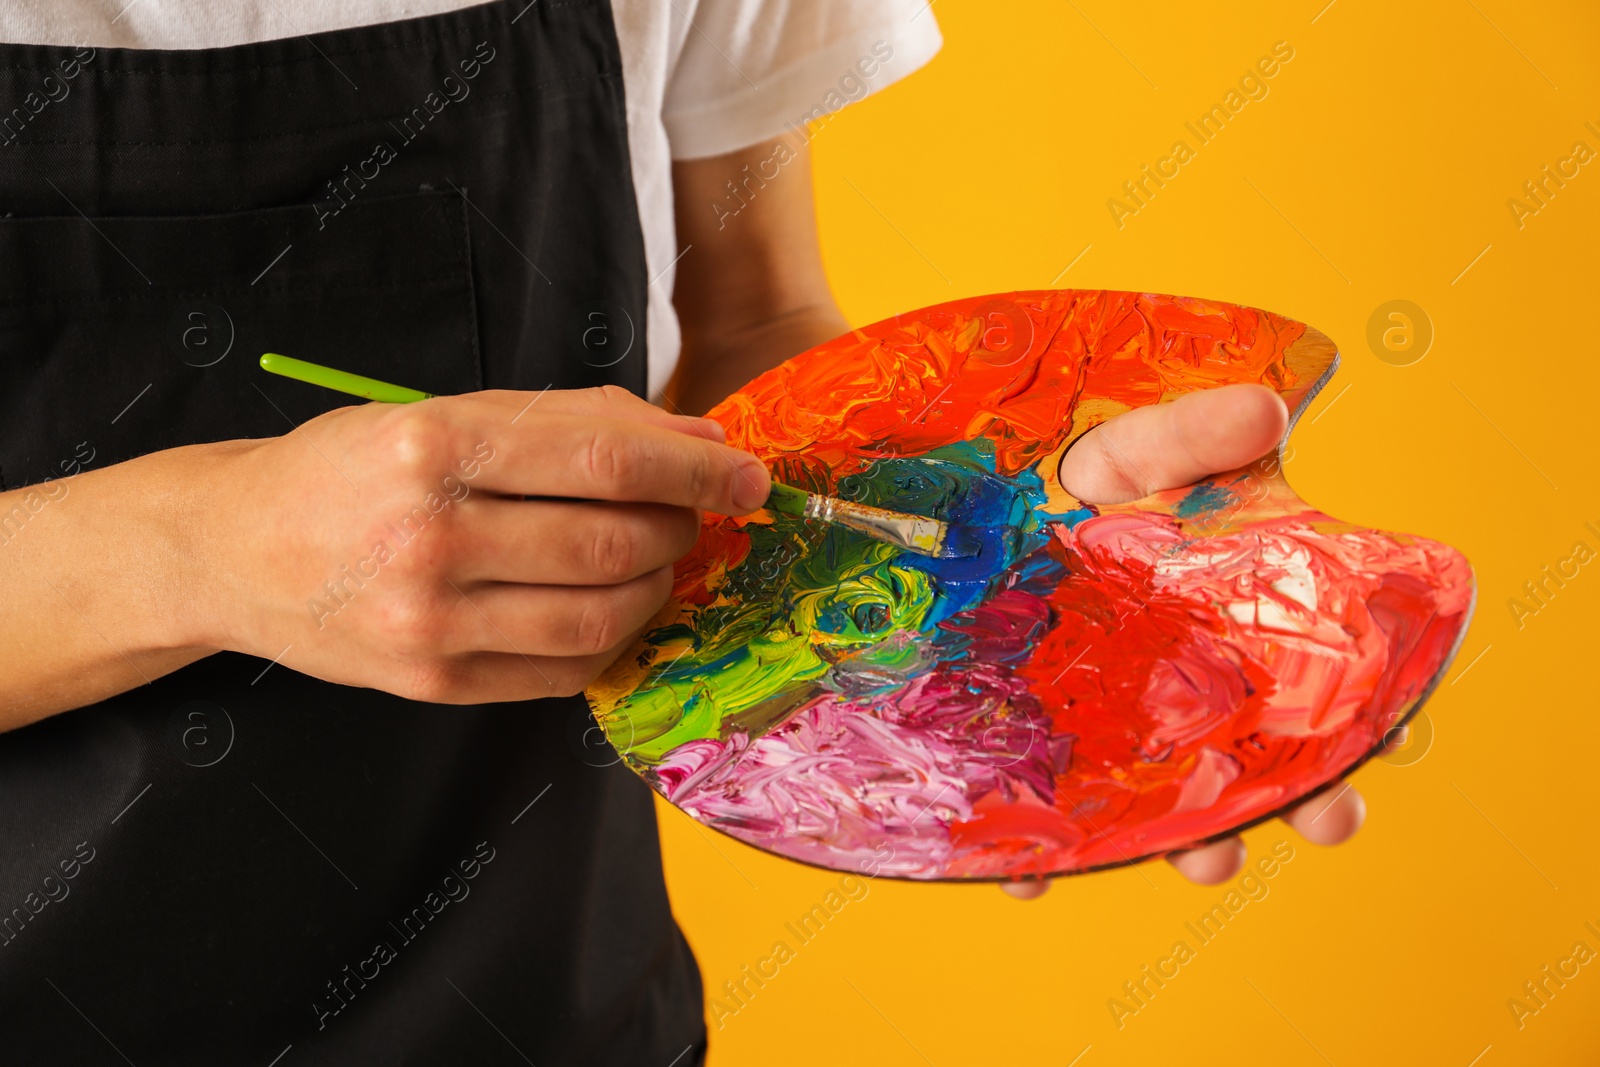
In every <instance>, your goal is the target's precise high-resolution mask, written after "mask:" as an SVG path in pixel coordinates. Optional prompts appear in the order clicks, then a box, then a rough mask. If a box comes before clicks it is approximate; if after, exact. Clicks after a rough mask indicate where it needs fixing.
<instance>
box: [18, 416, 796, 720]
mask: <svg viewBox="0 0 1600 1067" xmlns="http://www.w3.org/2000/svg"><path fill="white" fill-rule="evenodd" d="M722 442H723V433H722V427H721V426H719V425H718V424H716V423H714V422H709V421H707V420H703V419H690V418H685V417H684V416H681V415H672V414H669V413H667V412H664V411H662V410H660V409H659V408H656V407H654V406H652V405H650V404H648V403H646V402H645V401H643V400H641V399H639V398H638V397H635V396H632V395H630V394H629V393H627V392H626V391H624V390H621V389H617V388H614V387H606V388H603V389H589V390H577V391H571V392H554V391H553V392H548V393H544V394H538V393H526V392H509V391H492V392H483V393H471V394H467V395H465V396H457V397H438V398H435V399H432V400H427V401H423V402H422V403H419V404H367V405H363V406H360V407H346V408H339V409H338V410H335V411H330V412H328V413H327V414H325V415H322V416H319V417H317V418H315V419H312V420H311V421H309V422H307V423H305V424H304V425H303V426H300V427H299V428H297V429H296V430H295V431H294V432H292V433H289V434H285V435H284V436H282V437H275V438H267V439H265V440H249V441H221V442H216V443H213V444H204V445H191V446H188V447H185V448H174V449H169V450H165V451H162V452H154V453H151V454H150V455H147V456H142V457H140V458H138V459H134V460H129V461H128V462H125V463H119V464H116V465H115V466H110V467H106V468H104V469H101V470H93V471H86V472H84V473H82V474H80V475H78V476H76V477H74V478H71V479H66V480H63V481H62V482H61V483H59V484H55V485H51V486H47V487H46V488H47V489H48V490H49V492H48V494H45V493H43V492H42V491H38V490H33V489H25V490H13V491H11V492H10V493H4V494H0V513H7V512H9V511H10V510H11V509H12V508H31V510H32V512H33V514H32V516H31V517H30V518H28V520H27V522H26V524H25V528H23V529H21V530H20V531H19V532H16V533H15V535H7V537H6V540H5V543H4V545H3V546H0V586H3V587H4V588H5V589H6V590H7V593H8V595H9V596H10V598H11V600H12V603H13V606H14V607H15V608H16V609H17V610H15V611H12V612H9V613H6V614H5V615H4V616H0V730H7V729H13V728H15V727H18V726H22V725H25V724H27V723H29V722H33V721H35V720H37V719H40V718H43V717H44V716H46V715H51V714H54V713H56V712H59V711H66V710H68V709H71V708H78V707H83V706H85V705H87V704H92V703H94V702H96V701H99V700H104V699H105V698H107V697H110V696H113V695H115V694H117V693H121V692H125V691H126V690H129V689H132V688H133V687H135V686H137V685H139V684H141V683H143V682H148V681H150V680H152V679H154V678H158V677H160V676H162V675H164V674H170V673H171V672H172V671H175V670H177V669H178V668H180V667H183V666H185V665H186V664H188V663H192V662H194V661H196V660H198V659H202V658H204V657H205V656H207V655H210V654H211V653H212V652H215V651H217V650H219V649H230V650H233V651H238V652H245V653H248V654H250V655H254V656H259V657H261V658H262V659H266V660H271V661H273V662H276V663H282V664H284V665H286V666H289V667H292V668H294V669H295V670H298V671H302V672H304V673H306V674H310V675H313V676H315V677H318V678H322V679H325V680H327V681H331V682H340V683H343V684H346V685H356V686H366V687H370V688H374V689H382V690H385V691H387V692H390V693H396V694H398V695H400V696H404V697H410V698H412V699H416V700H426V701H436V702H441V703H479V702H489V701H505V700H522V699H529V698H532V697H543V696H551V695H555V694H568V693H576V692H578V691H579V690H581V689H582V688H583V687H584V686H585V685H586V684H587V683H588V682H589V681H590V680H591V679H592V678H593V677H594V676H595V675H596V674H597V673H599V671H600V670H602V669H603V668H604V667H605V666H606V665H607V664H609V663H610V662H611V660H612V659H614V658H615V657H616V655H617V654H618V652H620V651H621V650H622V649H623V648H624V647H625V646H626V645H627V644H628V643H629V642H631V641H632V639H633V637H634V635H635V634H636V633H637V632H639V631H640V630H641V629H642V628H643V627H644V626H645V624H646V623H647V622H648V621H649V619H650V617H651V616H652V615H653V614H654V613H655V612H656V610H657V609H659V608H660V607H661V605H662V604H663V603H665V601H666V599H667V596H668V595H669V593H670V591H671V587H672V563H673V561H674V560H676V559H677V558H678V557H680V556H682V555H683V554H684V553H685V552H687V551H689V549H690V547H691V546H693V544H694V542H695V538H696V536H697V535H698V534H699V531H700V515H699V514H698V510H697V509H706V510H715V511H719V512H722V513H725V514H745V513H747V512H749V511H752V510H754V509H756V508H758V507H760V506H761V504H762V503H763V502H764V501H765V499H766V496H767V493H768V491H769V488H770V485H771V479H770V476H769V475H768V474H767V471H766V468H765V467H763V466H762V465H761V463H760V461H759V460H757V459H756V458H755V457H754V456H751V455H749V454H748V453H745V452H740V451H737V450H735V449H732V448H729V447H728V446H727V445H725V444H723V443H722ZM30 493H31V494H33V496H31V497H30V496H29V494H30ZM524 497H530V498H532V499H523V498H524ZM24 514H27V512H24Z"/></svg>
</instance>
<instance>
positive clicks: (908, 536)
mask: <svg viewBox="0 0 1600 1067" xmlns="http://www.w3.org/2000/svg"><path fill="white" fill-rule="evenodd" d="M766 506H767V510H768V511H776V512H781V513H782V514H784V515H797V516H799V517H800V518H803V519H814V520H816V521H818V522H828V523H832V524H834V525H835V526H843V527H845V528H847V529H850V530H854V531H856V532H857V533H859V534H864V535H866V536H867V537H870V538H872V539H873V540H875V541H882V542H883V543H884V544H888V545H894V546H895V547H896V548H903V549H905V550H906V551H907V552H915V553H917V554H918V555H920V556H932V557H933V558H935V559H957V558H967V557H971V556H976V555H977V554H978V553H979V551H980V549H981V548H982V547H983V541H982V533H981V531H980V530H979V529H977V528H975V527H970V526H951V525H950V524H949V523H947V522H941V521H940V520H938V519H930V518H928V517H927V516H925V515H908V514H906V513H905V512H902V511H890V510H888V509H887V508H876V507H873V506H872V505H870V504H858V503H856V502H855V501H853V500H840V499H839V498H838V497H832V496H823V495H821V494H820V493H808V492H806V491H805V490H804V489H796V488H795V487H794V486H792V485H784V484H783V483H782V482H779V481H774V482H773V483H772V494H771V495H770V496H768V497H767V505H766Z"/></svg>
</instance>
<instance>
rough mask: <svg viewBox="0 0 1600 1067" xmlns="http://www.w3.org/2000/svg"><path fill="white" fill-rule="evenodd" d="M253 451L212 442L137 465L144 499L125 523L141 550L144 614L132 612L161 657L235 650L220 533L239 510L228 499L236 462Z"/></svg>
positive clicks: (251, 446)
mask: <svg viewBox="0 0 1600 1067" xmlns="http://www.w3.org/2000/svg"><path fill="white" fill-rule="evenodd" d="M257 447H259V446H258V444H257V443H256V442H253V441H218V442H213V443H209V444H201V445H188V446H185V447H182V448H175V449H169V450H167V451H164V452H160V453H155V454H153V455H151V456H147V457H144V459H145V460H146V461H148V467H147V469H146V470H144V471H142V472H141V481H142V483H143V486H142V488H143V490H144V491H143V492H142V493H140V494H139V497H138V500H139V503H138V509H137V514H136V515H135V516H133V517H132V518H133V520H134V523H135V525H136V528H137V529H139V530H140V531H141V532H142V533H143V537H142V538H141V541H142V544H143V545H144V546H145V548H146V549H147V551H145V552H144V553H143V554H142V559H141V560H140V561H139V564H140V567H139V569H140V570H141V572H142V577H143V580H142V581H141V582H140V583H139V584H140V589H139V590H138V595H139V596H140V598H141V600H142V602H143V604H144V605H146V606H147V610H145V611H142V612H139V621H140V623H141V624H146V625H148V626H149V627H150V637H151V638H153V639H154V640H156V641H157V642H159V646H160V647H161V648H162V649H165V650H171V651H179V650H184V651H200V650H204V651H215V650H218V649H234V648H237V647H238V642H237V638H236V635H235V633H234V625H233V620H234V619H235V618H236V616H237V614H238V609H239V605H238V604H236V603H235V600H236V599H237V598H236V597H235V596H234V595H233V594H234V589H235V585H236V583H235V581H234V571H235V566H234V564H233V563H232V562H231V561H230V559H229V554H228V551H227V550H228V548H229V546H230V545H234V544H236V543H237V537H236V535H235V534H234V533H233V532H232V531H230V530H229V529H228V525H229V524H230V523H231V522H233V521H236V520H237V519H238V518H239V517H240V515H241V512H242V511H243V510H244V507H245V504H246V502H244V501H241V500H238V499H234V497H235V493H234V490H235V489H236V488H237V486H238V485H239V484H240V479H239V477H238V474H239V471H238V467H239V461H240V459H241V458H242V457H243V456H245V455H247V454H249V453H250V452H253V451H254V450H255V449H256V448H257Z"/></svg>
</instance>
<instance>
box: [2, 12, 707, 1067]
mask: <svg viewBox="0 0 1600 1067" xmlns="http://www.w3.org/2000/svg"><path fill="white" fill-rule="evenodd" d="M286 32H288V31H287V29H286ZM0 107H3V108H4V109H6V110H5V111H4V113H0V216H3V217H0V483H3V485H4V487H5V488H8V489H10V488H17V487H20V486H28V485H35V484H38V483H42V482H45V481H46V480H47V479H61V478H63V477H66V476H69V475H71V474H72V473H73V472H75V471H77V470H81V469H84V468H99V467H103V466H106V465H108V464H112V463H116V462H119V461H122V460H126V459H129V458H130V457H134V456H138V455H141V454H144V453H148V452H151V451H155V450H158V449H164V448H170V447H174V446H178V445H184V444H189V443H194V442H202V441H214V440H221V439H231V438H244V437H268V436H278V435H281V434H285V433H289V432H291V431H292V428H293V426H294V425H295V424H298V423H301V422H303V421H305V420H306V419H308V418H311V417H312V416H314V415H317V414H319V413H321V412H324V411H327V410H329V409H331V408H333V407H337V406H341V405H343V404H345V403H347V402H348V399H347V398H344V397H341V396H339V395H337V394H333V393H329V392H326V391H323V390H320V389H317V388H315V387H312V386H306V385H302V384H300V383H297V382H292V381H288V380H284V379H280V378H274V377H271V376H269V375H267V374H265V373H264V372H262V371H261V370H260V369H259V367H258V366H257V364H256V360H257V358H258V357H259V356H260V354H261V353H262V352H265V351H275V352H282V353H285V354H288V355H292V356H299V357H302V358H305V359H310V360H313V361H317V362H325V363H330V364H333V365H336V366H339V367H343V368H345V369H348V370H351V371H355V372H357V373H361V374H366V375H369V376H371V377H375V378H380V379H384V380H386V381H392V382H397V383H399V384H402V385H407V386H410V387H412V388H416V389H421V390H425V391H428V392H432V393H461V392H467V391H471V390H475V389H482V388H513V389H527V390H539V389H544V388H545V387H547V386H550V387H553V388H556V389H567V388H574V387H580V386H592V385H598V384H602V383H608V382H609V383H615V384H618V385H621V386H624V387H626V388H628V389H631V390H633V391H635V392H642V391H643V390H644V388H645V382H646V366H645V338H644V324H645V301H646V288H647V277H648V275H647V271H646V266H645V258H644V248H643V237H642V234H641V230H640V225H639V219H638V213H637V207H636V203H635V199H634V190H633V183H632V179H631V176H630V172H629V157H628V147H627V127H626V118H625V112H624V97H623V81H622V65H621V59H620V55H619V51H618V45H617V39H616V34H615V30H614V27H613V24H612V15H611V10H610V7H609V4H608V3H607V0H541V2H537V3H528V2H527V0H515V2H507V3H490V4H486V5H483V6H481V7H474V8H469V9H466V10H462V11H457V12H452V13H448V14H444V15H438V16H430V17H427V18H421V19H415V20H410V21H404V22H397V23H389V24H384V25H378V26H368V27H361V28H356V29H347V30H339V31H335V32H330V33H320V34H316V35H314V36H310V37H298V38H288V39H284V40H277V41H268V42H263V43H256V44H249V45H243V46H239V47H230V48H218V49H205V50H199V51H183V52H176V51H142V50H139V51H136V50H119V49H104V48H102V49H93V50H92V49H74V48H70V47H39V46H22V45H14V44H7V45H0ZM68 487H69V490H70V483H68ZM29 532H31V531H28V530H26V529H22V530H21V532H20V533H17V534H15V535H16V536H23V537H26V536H27V535H28V533H29ZM3 550H4V549H3V547H0V551H3ZM41 588H43V587H42V585H41ZM32 595H33V593H32V592H19V591H12V595H10V596H8V597H7V599H8V601H9V602H10V604H9V607H10V609H11V610H25V603H26V597H28V596H32ZM202 595H203V593H202ZM651 804H652V801H651V797H650V794H649V791H648V790H647V789H646V788H645V787H644V785H643V784H642V783H640V782H639V781H638V780H637V779H636V778H635V777H634V776H633V775H632V774H631V773H630V772H629V771H627V770H626V769H625V768H624V767H622V766H621V765H619V764H617V763H616V762H615V760H614V758H613V756H612V755H611V754H610V752H609V750H608V749H607V748H606V747H605V746H604V744H603V742H601V741H600V740H599V738H598V733H597V731H595V730H594V729H593V724H592V720H590V718H589V717H588V714H587V711H586V709H585V707H584V705H583V703H582V701H581V700H579V699H570V700H544V701H534V702H527V703H522V704H500V705H490V706H478V707H442V706H433V705H426V704H420V703H415V702H411V701H406V700H402V699H399V698H397V697H392V696H388V695H386V694H383V693H379V692H376V691H372V690H365V689H355V688H347V687H343V686H338V685H331V684H326V683H323V682H320V681H316V680H313V679H311V678H308V677H305V676H302V675H298V674H296V673H294V672H293V671H291V670H289V669H287V668H285V667H283V666H281V665H272V664H271V663H270V662H269V661H266V660H262V659H255V658H251V657H247V656H242V655H236V654H231V653H223V654H218V655H214V656H211V657H209V658H207V659H205V660H202V661H200V662H199V663H196V664H194V665H192V666H190V667H187V668H185V669H183V670H180V671H178V672H176V673H174V674H172V675H169V676H167V677H165V678H161V679H158V680H157V681H156V682H155V683H154V684H152V685H148V686H141V687H139V688H138V689H135V690H133V691H131V692H128V693H126V694H123V695H121V696H118V697H116V698H114V699H111V700H107V701H105V702H103V703H101V704H97V705H95V706H93V707H88V708H82V709H79V710H76V711H71V712H67V713H65V714H62V715H58V716H55V717H52V718H50V719H47V720H45V721H42V722H39V723H36V724H34V725H31V726H28V727H25V728H23V729H20V730H16V731H13V732H11V733H8V734H4V735H0V1063H4V1064H12V1063H23V1064H34V1063H81V1064H99V1063H106V1064H110V1063H121V1062H124V1060H126V1061H130V1062H132V1063H136V1064H140V1065H141V1067H143V1065H144V1064H153V1063H162V1064H201V1063H204V1064H257V1065H260V1067H266V1065H268V1064H276V1065H277V1067H299V1065H303V1064H401V1063H406V1064H434V1063H445V1064H461V1063H473V1064H497V1063H499V1064H524V1063H527V1062H533V1063H536V1064H539V1065H540V1067H547V1065H550V1064H567V1063H607V1064H610V1063H618V1064H623V1063H626V1064H636V1063H637V1064H654V1065H657V1067H666V1065H667V1064H669V1063H674V1062H675V1063H677V1064H679V1065H680V1067H687V1065H689V1064H692V1063H695V1062H698V1061H699V1059H700V1057H701V1054H702V1050H703V1048H704V1043H705V1027H704V1022H703V1018H702V1009H701V999H700V997H701V990H700V982H699V977H698V974H697V972H696V969H695V966H694V961H693V958H692V956H691V954H690V952H689V950H688V947H687V945H686V944H685V942H684V940H683V937H682V936H681V934H680V933H679V931H678V929H677V927H676V925H675V924H674V923H673V920H672V916H671V913H670V911H669V908H668V903H667V898H666V892H665V888H664V885H663V882H662V875H661V861H660V855H659V850H658V844H657V840H656V828H655V821H654V815H653V810H652V807H651ZM280 1056H281V1059H275V1057H280Z"/></svg>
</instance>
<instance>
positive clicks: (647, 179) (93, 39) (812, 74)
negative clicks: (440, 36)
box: [0, 0, 942, 395]
mask: <svg viewBox="0 0 1600 1067" xmlns="http://www.w3.org/2000/svg"><path fill="white" fill-rule="evenodd" d="M478 2H481V0H131V2H130V0H0V41H7V42H12V43H19V44H83V45H90V46H92V47H96V48H102V47H103V48H212V47H220V46H225V45H232V44H244V43H246V42H250V41H263V40H271V39H273V38H279V37H295V36H300V35H302V34H308V33H317V32H320V31H323V30H333V29H342V28H345V27H350V26H363V25H370V24H373V23H378V22H393V21H397V20H400V19H409V18H418V17H422V16H426V15H433V14H438V13H439V12H442V11H449V10H453V9H457V8H464V7H471V6H473V5H474V4H475V3H478ZM611 6H612V10H613V15H614V18H615V20H616V26H617V38H618V41H619V42H620V44H621V49H622V65H623V81H624V85H625V87H626V90H627V98H628V147H629V150H630V152H631V154H632V165H633V184H634V189H635V191H636V195H637V196H638V201H639V218H640V222H641V224H642V226H643V229H644V242H645V255H646V258H647V260H648V263H649V269H650V274H651V277H652V278H655V281H654V283H653V284H652V285H651V287H650V307H649V328H648V336H649V339H650V388H651V394H652V395H656V394H658V393H659V392H660V390H661V389H662V387H663V386H664V385H665V384H666V381H667V379H668V377H670V376H671V374H672V369H673V366H674V365H675V364H676V363H677V359H678V349H679V332H678V320H677V317H676V316H675V315H674V313H673V310H672V304H671V294H672V282H673V277H674V271H673V265H674V262H675V258H676V256H677V254H678V247H677V235H676V233H675V230H674V226H673V215H672V170H671V161H672V160H674V159H696V158H701V157H705V156H715V155H722V154H723V153H726V152H732V151H735V150H737V149H740V148H745V147H747V146H749V145H752V144H755V143H757V142H759V141H762V140H764V139H766V138H768V137H771V136H774V135H776V134H779V133H781V132H783V131H784V130H786V129H788V128H790V127H794V128H804V126H805V124H806V122H807V121H810V120H814V119H817V118H820V117H822V116H823V115H825V114H828V113H830V112H833V111H836V110H838V109H839V108H840V107H843V106H844V105H845V104H847V103H850V102H852V101H854V100H859V99H861V98H862V97H863V96H866V95H867V94H868V93H871V92H874V91H876V90H878V89H881V88H883V87H884V86H886V85H888V84H890V83H891V82H894V81H897V80H899V79H900V78H902V77H904V76H905V75H907V74H909V73H910V72H912V71H913V70H916V69H917V68H918V67H920V66H922V65H923V64H924V63H926V62H927V61H928V60H929V59H931V58H932V57H933V55H934V53H936V52H937V51H938V50H939V46H940V45H941V43H942V40H941V38H940V35H939V29H938V25H937V24H936V23H935V21H934V17H933V14H932V12H931V11H930V10H929V5H928V4H927V3H926V2H925V0H611Z"/></svg>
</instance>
